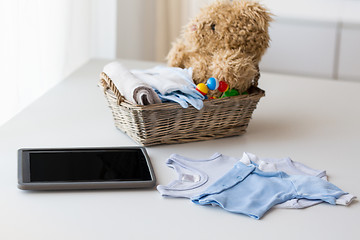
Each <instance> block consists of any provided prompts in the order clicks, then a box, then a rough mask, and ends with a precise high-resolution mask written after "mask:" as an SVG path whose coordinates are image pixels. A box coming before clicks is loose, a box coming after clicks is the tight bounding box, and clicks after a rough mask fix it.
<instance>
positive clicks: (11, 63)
mask: <svg viewBox="0 0 360 240" xmlns="http://www.w3.org/2000/svg"><path fill="white" fill-rule="evenodd" d="M0 29H1V31H0V53H1V54H0V68H1V73H2V74H1V78H0V86H1V87H0V113H1V114H0V125H1V124H3V123H4V122H6V121H7V120H9V119H10V118H11V117H12V116H14V114H16V113H17V112H19V111H20V110H21V109H23V108H24V107H26V106H27V105H29V104H30V103H31V102H33V101H35V100H36V99H37V98H38V97H39V96H41V95H42V94H44V93H45V92H46V91H47V90H48V89H50V88H51V87H53V86H54V85H56V84H57V83H59V82H60V81H61V80H63V79H64V78H66V77H67V76H68V75H69V74H71V73H72V72H73V71H74V70H76V69H77V68H79V67H80V66H82V65H83V64H85V63H86V62H87V61H89V59H90V58H92V57H97V58H99V57H100V58H115V56H116V0H92V1H88V0H76V1H74V0H2V1H0Z"/></svg>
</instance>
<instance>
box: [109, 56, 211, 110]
mask: <svg viewBox="0 0 360 240" xmlns="http://www.w3.org/2000/svg"><path fill="white" fill-rule="evenodd" d="M103 72H104V73H105V74H106V75H107V76H108V77H109V78H110V79H111V80H112V81H113V83H114V84H115V86H116V88H117V89H118V90H119V92H120V93H121V94H122V95H123V96H124V97H125V99H126V100H128V101H129V102H131V103H134V104H137V105H149V104H156V103H161V102H176V103H178V104H180V105H181V106H182V107H183V108H187V107H188V106H189V104H190V105H192V106H194V107H195V108H196V109H198V110H199V109H201V108H202V107H203V100H204V96H203V95H202V94H201V93H200V92H198V91H197V90H196V85H195V84H194V82H193V79H192V68H188V69H186V68H185V69H182V68H177V67H165V66H157V67H154V68H151V69H146V70H128V69H126V68H125V67H124V66H123V65H122V64H121V63H120V62H111V63H109V64H107V65H106V66H105V67H104V69H103Z"/></svg>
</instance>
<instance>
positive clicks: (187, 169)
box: [157, 152, 326, 208]
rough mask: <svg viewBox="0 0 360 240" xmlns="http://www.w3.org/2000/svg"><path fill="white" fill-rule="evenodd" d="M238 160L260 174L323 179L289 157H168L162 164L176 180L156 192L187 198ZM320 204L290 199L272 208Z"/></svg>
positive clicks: (323, 172) (322, 172)
mask: <svg viewBox="0 0 360 240" xmlns="http://www.w3.org/2000/svg"><path fill="white" fill-rule="evenodd" d="M238 161H242V162H243V163H245V164H248V163H251V162H254V163H256V164H258V165H259V169H260V170H262V171H284V172H285V173H288V174H298V175H311V176H316V177H320V178H323V179H325V180H326V172H325V171H323V170H315V169H312V168H310V167H308V166H306V165H304V164H301V163H298V162H295V161H292V160H291V159H290V158H284V159H260V158H258V157H257V156H256V155H254V154H251V153H247V152H245V153H243V156H242V158H241V159H238V158H233V157H228V156H225V155H222V154H220V153H215V154H214V155H213V156H212V157H211V158H210V159H206V160H193V159H190V158H186V157H183V156H180V155H178V154H172V155H171V156H170V158H169V159H168V160H167V162H166V163H167V165H168V166H169V167H171V168H173V169H174V170H175V171H176V172H177V174H178V179H177V180H175V181H173V182H171V183H170V184H168V185H159V186H158V187H157V189H158V191H159V192H160V193H161V195H162V196H166V197H184V198H191V197H192V196H195V195H197V194H199V193H200V192H201V191H203V190H205V189H206V188H207V187H208V186H210V185H211V184H212V183H214V182H215V181H216V180H218V179H219V178H220V177H222V176H223V175H225V173H226V172H227V171H229V170H230V169H231V168H232V167H233V166H234V165H235V164H236V163H237V162H238ZM320 202H322V201H320V200H308V199H291V200H288V201H286V202H284V203H281V204H278V205H276V207H278V208H305V207H309V206H312V205H315V204H318V203H320Z"/></svg>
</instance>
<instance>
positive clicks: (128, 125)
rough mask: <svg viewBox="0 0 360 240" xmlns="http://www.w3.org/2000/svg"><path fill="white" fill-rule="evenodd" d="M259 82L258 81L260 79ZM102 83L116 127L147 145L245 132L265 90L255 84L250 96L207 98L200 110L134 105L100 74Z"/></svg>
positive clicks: (165, 105)
mask: <svg viewBox="0 0 360 240" xmlns="http://www.w3.org/2000/svg"><path fill="white" fill-rule="evenodd" d="M256 82H257V81H256ZM100 85H101V86H102V88H103V91H104V94H105V97H106V99H107V101H108V103H109V107H110V108H111V111H112V114H113V117H114V121H115V126H116V127H117V128H118V129H120V130H121V131H123V132H124V133H126V134H127V135H128V136H129V137H131V138H132V139H133V140H135V141H136V142H137V143H139V144H141V145H144V146H151V145H158V144H173V143H185V142H193V141H201V140H209V139H215V138H223V137H229V136H236V135H240V134H243V133H244V132H245V130H246V128H247V126H248V124H249V121H250V119H251V115H252V113H253V111H254V110H255V108H256V105H257V103H258V101H259V100H260V98H261V97H263V96H264V95H265V92H264V91H263V90H261V89H259V88H257V87H255V86H253V87H251V88H250V89H249V91H248V92H249V94H248V95H239V96H235V97H228V98H221V99H212V100H205V101H204V107H203V108H202V109H201V110H200V111H199V110H196V109H195V108H193V107H189V108H182V107H181V106H180V105H178V104H177V103H160V104H152V105H146V106H143V105H134V104H132V103H130V102H128V101H127V100H125V99H124V98H123V97H122V96H121V94H120V92H119V91H118V90H117V89H116V87H115V85H114V84H113V83H112V81H111V79H110V78H109V77H108V76H107V75H106V74H105V73H101V75H100Z"/></svg>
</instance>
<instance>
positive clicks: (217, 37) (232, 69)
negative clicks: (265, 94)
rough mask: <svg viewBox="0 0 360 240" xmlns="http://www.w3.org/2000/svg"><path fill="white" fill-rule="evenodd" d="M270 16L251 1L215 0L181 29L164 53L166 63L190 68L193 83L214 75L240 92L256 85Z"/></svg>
mask: <svg viewBox="0 0 360 240" xmlns="http://www.w3.org/2000/svg"><path fill="white" fill-rule="evenodd" d="M271 16H272V14H271V13H270V12H269V11H268V10H267V9H266V8H265V7H264V6H262V5H261V4H260V3H258V2H255V1H250V0H234V1H230V0H228V1H216V2H214V3H212V4H210V5H208V6H207V7H205V8H203V9H201V10H200V13H199V14H198V15H197V16H196V17H195V18H193V19H192V20H191V21H190V22H189V23H188V24H187V25H186V26H185V27H184V28H183V31H182V33H181V36H180V37H179V38H178V39H177V40H176V41H175V42H174V43H173V44H172V48H171V49H170V51H169V53H168V56H167V61H168V65H169V66H171V67H180V68H190V67H192V68H193V79H194V82H195V84H199V83H205V82H206V81H207V79H209V78H211V77H214V78H216V79H218V80H219V81H225V82H226V83H227V84H228V85H229V88H230V89H236V90H238V91H239V92H240V93H242V92H244V91H246V90H248V88H249V87H250V86H251V85H257V79H258V77H259V68H258V65H259V62H260V60H261V57H262V56H263V55H264V53H265V51H266V49H267V48H268V46H269V41H270V37H269V33H268V28H269V23H270V22H271V20H272V18H271ZM219 94H221V93H219V92H218V91H210V93H209V94H208V95H209V96H215V97H218V96H219Z"/></svg>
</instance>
